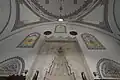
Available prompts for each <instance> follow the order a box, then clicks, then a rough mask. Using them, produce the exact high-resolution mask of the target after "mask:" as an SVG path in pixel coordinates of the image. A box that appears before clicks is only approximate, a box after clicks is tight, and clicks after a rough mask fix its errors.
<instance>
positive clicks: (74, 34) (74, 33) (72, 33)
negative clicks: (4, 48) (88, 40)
mask: <svg viewBox="0 0 120 80" xmlns="http://www.w3.org/2000/svg"><path fill="white" fill-rule="evenodd" d="M70 34H71V35H73V36H76V35H78V33H77V32H76V31H70Z"/></svg>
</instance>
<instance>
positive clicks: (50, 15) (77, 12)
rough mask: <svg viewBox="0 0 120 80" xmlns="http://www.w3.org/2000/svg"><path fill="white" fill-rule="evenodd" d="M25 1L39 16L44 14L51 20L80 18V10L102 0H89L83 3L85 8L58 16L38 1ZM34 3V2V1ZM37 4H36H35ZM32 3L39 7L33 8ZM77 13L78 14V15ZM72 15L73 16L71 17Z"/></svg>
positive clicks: (84, 8)
mask: <svg viewBox="0 0 120 80" xmlns="http://www.w3.org/2000/svg"><path fill="white" fill-rule="evenodd" d="M23 1H24V3H25V4H26V5H27V7H29V8H30V9H31V10H32V11H33V12H34V13H35V14H36V15H37V16H41V15H42V16H43V17H48V18H49V19H50V20H52V21H53V20H56V19H58V18H63V17H64V18H74V19H75V18H78V17H80V15H81V13H79V12H84V11H85V10H86V9H87V8H91V7H88V6H90V5H88V4H89V3H90V4H91V6H94V4H96V3H97V2H99V1H101V0H93V1H92V2H89V0H88V1H85V2H86V4H84V5H83V7H82V8H83V9H82V10H81V7H80V8H79V9H78V10H77V11H75V12H73V13H71V14H69V15H65V16H56V15H54V14H52V13H49V12H48V11H47V10H45V9H44V8H43V6H41V5H39V4H38V3H36V2H35V1H32V0H23ZM31 2H32V3H33V4H32V3H31ZM35 4H36V5H35ZM30 5H34V6H37V9H36V8H34V9H36V11H35V10H33V7H30ZM38 9H40V10H38ZM38 13H41V15H40V14H38ZM76 14H77V15H76ZM70 16H72V17H70Z"/></svg>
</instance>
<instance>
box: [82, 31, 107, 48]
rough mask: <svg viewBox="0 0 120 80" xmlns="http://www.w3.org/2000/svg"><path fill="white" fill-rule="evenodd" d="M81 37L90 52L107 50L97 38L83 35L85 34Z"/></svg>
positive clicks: (86, 34) (87, 34)
mask: <svg viewBox="0 0 120 80" xmlns="http://www.w3.org/2000/svg"><path fill="white" fill-rule="evenodd" d="M81 37H82V39H83V41H84V42H85V44H86V46H87V48H88V49H90V50H102V49H103V50H104V49H106V48H105V47H104V46H103V45H102V44H101V43H100V41H99V40H98V39H97V38H96V37H95V36H93V35H91V34H89V33H83V34H81Z"/></svg>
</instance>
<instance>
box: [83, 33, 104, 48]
mask: <svg viewBox="0 0 120 80" xmlns="http://www.w3.org/2000/svg"><path fill="white" fill-rule="evenodd" d="M85 34H87V35H90V36H92V37H94V39H95V40H96V41H97V42H98V43H99V44H100V45H101V47H97V48H95V47H94V48H90V47H89V46H88V45H87V43H86V41H85V39H84V37H83V35H85ZM81 37H82V39H83V41H84V43H85V45H86V46H87V48H88V49H89V50H105V49H106V48H105V47H104V46H103V45H102V43H101V42H100V41H99V40H98V39H97V38H96V37H95V36H93V35H92V34H89V33H83V34H81Z"/></svg>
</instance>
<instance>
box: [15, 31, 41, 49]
mask: <svg viewBox="0 0 120 80" xmlns="http://www.w3.org/2000/svg"><path fill="white" fill-rule="evenodd" d="M39 37H40V34H39V33H37V32H35V33H31V34H29V35H28V36H27V37H26V38H25V39H24V40H23V41H22V42H21V43H20V44H19V45H18V46H17V47H18V48H33V47H34V45H35V43H36V42H37V40H38V39H39Z"/></svg>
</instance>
